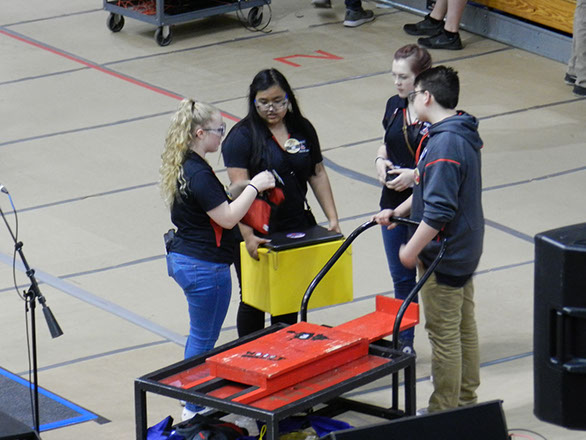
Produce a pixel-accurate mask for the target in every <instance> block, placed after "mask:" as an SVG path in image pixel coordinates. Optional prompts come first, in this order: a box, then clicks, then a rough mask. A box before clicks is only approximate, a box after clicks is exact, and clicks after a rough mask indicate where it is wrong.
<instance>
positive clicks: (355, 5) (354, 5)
mask: <svg viewBox="0 0 586 440" xmlns="http://www.w3.org/2000/svg"><path fill="white" fill-rule="evenodd" d="M345 4H346V9H351V10H353V11H360V10H361V9H362V0H346V1H345Z"/></svg>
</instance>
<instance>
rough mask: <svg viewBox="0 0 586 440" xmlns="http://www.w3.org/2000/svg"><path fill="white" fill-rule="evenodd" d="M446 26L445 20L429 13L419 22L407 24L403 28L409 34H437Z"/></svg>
mask: <svg viewBox="0 0 586 440" xmlns="http://www.w3.org/2000/svg"><path fill="white" fill-rule="evenodd" d="M443 28H444V22H443V21H441V20H435V19H433V18H431V16H430V15H429V14H427V15H426V16H425V18H424V19H423V20H421V21H420V22H417V23H412V24H406V25H405V26H403V30H404V31H405V32H407V33H408V34H409V35H430V36H433V35H437V34H438V33H439V32H440V31H441V30H442V29H443Z"/></svg>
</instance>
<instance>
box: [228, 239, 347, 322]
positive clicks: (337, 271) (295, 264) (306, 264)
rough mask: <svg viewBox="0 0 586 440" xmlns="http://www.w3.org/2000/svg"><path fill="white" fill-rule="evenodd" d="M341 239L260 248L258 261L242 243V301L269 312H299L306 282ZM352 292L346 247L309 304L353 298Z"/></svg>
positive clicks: (312, 305) (311, 306)
mask: <svg viewBox="0 0 586 440" xmlns="http://www.w3.org/2000/svg"><path fill="white" fill-rule="evenodd" d="M343 242H344V240H343V239H340V240H334V241H329V242H326V243H319V244H314V245H309V246H304V247H299V248H294V249H287V250H281V251H274V250H270V249H266V248H263V247H259V248H258V256H259V260H258V261H257V260H255V259H253V258H252V257H251V256H250V255H249V254H248V251H247V250H246V246H245V244H244V242H242V243H241V244H240V256H241V258H242V263H241V264H242V300H243V301H244V302H245V303H246V304H249V305H251V306H253V307H256V308H257V309H260V310H263V311H265V312H268V313H270V314H271V315H283V314H285V313H293V312H299V309H300V308H301V300H302V299H303V295H304V294H305V291H306V290H307V288H308V287H309V284H310V283H311V281H312V280H313V279H314V278H315V276H316V275H317V274H318V272H319V271H320V270H321V269H322V268H323V267H324V266H325V264H326V263H327V262H328V260H329V259H330V258H331V257H332V255H334V253H335V252H336V251H337V250H338V248H339V247H340V246H341V245H342V243H343ZM353 291H354V290H353V284H352V246H349V247H348V249H346V251H345V252H344V254H343V255H342V256H341V257H340V259H339V260H338V261H337V262H336V264H334V266H333V267H332V268H331V269H330V271H329V272H328V273H327V274H326V275H325V277H324V278H323V279H322V280H321V281H320V283H319V284H318V285H317V287H316V288H315V290H314V291H313V293H312V295H311V299H310V301H309V305H308V307H309V308H310V309H315V308H318V307H323V306H328V305H332V304H340V303H344V302H348V301H352V298H353Z"/></svg>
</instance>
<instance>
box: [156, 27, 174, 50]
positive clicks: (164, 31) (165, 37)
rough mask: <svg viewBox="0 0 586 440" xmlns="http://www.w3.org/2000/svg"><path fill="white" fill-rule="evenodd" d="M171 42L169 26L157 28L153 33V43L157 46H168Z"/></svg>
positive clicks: (171, 35) (171, 36)
mask: <svg viewBox="0 0 586 440" xmlns="http://www.w3.org/2000/svg"><path fill="white" fill-rule="evenodd" d="M172 40H173V34H172V33H171V28H170V27H169V26H161V27H158V28H157V30H156V31H155V41H156V42H157V44H158V45H159V46H168V45H169V44H171V41H172Z"/></svg>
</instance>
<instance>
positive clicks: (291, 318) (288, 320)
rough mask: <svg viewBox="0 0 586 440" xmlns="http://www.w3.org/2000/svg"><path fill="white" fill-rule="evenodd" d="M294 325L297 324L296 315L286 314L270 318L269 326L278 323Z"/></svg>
mask: <svg viewBox="0 0 586 440" xmlns="http://www.w3.org/2000/svg"><path fill="white" fill-rule="evenodd" d="M281 322H282V323H285V324H289V325H291V324H295V323H296V322H297V313H287V314H285V315H277V316H271V324H278V323H281Z"/></svg>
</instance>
